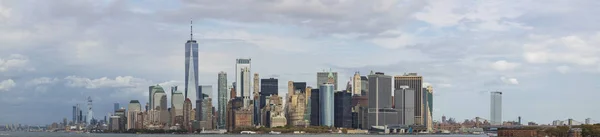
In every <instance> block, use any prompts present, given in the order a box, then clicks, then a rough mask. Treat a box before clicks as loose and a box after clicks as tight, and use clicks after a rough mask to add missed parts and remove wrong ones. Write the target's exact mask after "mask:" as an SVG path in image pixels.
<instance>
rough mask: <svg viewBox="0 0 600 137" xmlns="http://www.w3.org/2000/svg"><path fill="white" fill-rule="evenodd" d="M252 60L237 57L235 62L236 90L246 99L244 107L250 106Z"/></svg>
mask: <svg viewBox="0 0 600 137" xmlns="http://www.w3.org/2000/svg"><path fill="white" fill-rule="evenodd" d="M250 61H251V59H236V62H235V84H236V85H235V90H236V94H237V95H238V96H241V97H242V98H243V99H244V102H243V103H244V108H246V107H248V101H249V100H250V89H251V88H250V82H251V81H250V79H251V78H250V76H251V75H250V73H251V65H250Z"/></svg>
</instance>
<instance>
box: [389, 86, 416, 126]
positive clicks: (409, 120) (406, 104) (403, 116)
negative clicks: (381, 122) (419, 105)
mask: <svg viewBox="0 0 600 137" xmlns="http://www.w3.org/2000/svg"><path fill="white" fill-rule="evenodd" d="M414 99H415V90H414V89H413V88H410V87H409V86H406V85H404V86H400V89H395V90H394V106H395V107H396V108H395V109H396V110H398V112H399V114H398V116H399V118H398V123H399V124H401V125H413V124H415V112H414V109H415V108H414V107H415V100H414Z"/></svg>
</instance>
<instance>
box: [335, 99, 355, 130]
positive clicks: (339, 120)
mask: <svg viewBox="0 0 600 137" xmlns="http://www.w3.org/2000/svg"><path fill="white" fill-rule="evenodd" d="M334 112H335V114H334V126H335V127H337V128H352V93H349V92H336V93H334Z"/></svg>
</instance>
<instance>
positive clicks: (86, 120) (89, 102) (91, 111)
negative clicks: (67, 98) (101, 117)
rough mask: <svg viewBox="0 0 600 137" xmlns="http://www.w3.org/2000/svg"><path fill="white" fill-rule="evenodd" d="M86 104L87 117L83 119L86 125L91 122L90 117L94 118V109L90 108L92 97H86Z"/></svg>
mask: <svg viewBox="0 0 600 137" xmlns="http://www.w3.org/2000/svg"><path fill="white" fill-rule="evenodd" d="M87 103H88V104H87V106H88V110H87V113H88V114H87V119H85V123H87V124H88V125H91V124H92V119H94V111H93V110H92V97H89V96H88V98H87Z"/></svg>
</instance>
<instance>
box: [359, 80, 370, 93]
mask: <svg viewBox="0 0 600 137" xmlns="http://www.w3.org/2000/svg"><path fill="white" fill-rule="evenodd" d="M360 88H361V93H362V95H363V96H366V95H367V94H368V93H369V79H368V78H367V77H366V76H360Z"/></svg>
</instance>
